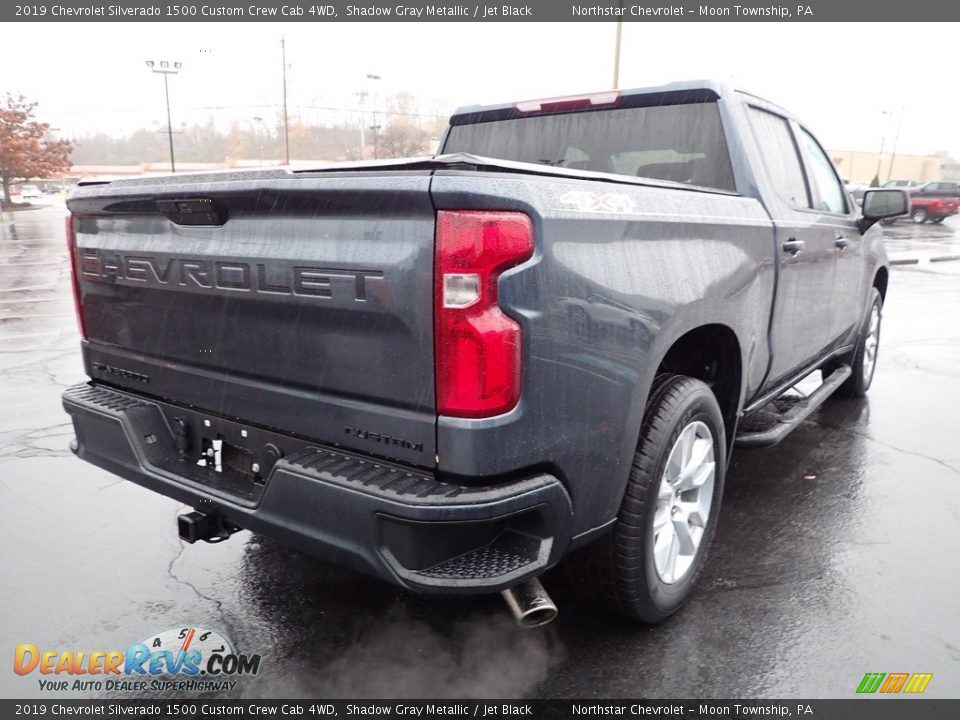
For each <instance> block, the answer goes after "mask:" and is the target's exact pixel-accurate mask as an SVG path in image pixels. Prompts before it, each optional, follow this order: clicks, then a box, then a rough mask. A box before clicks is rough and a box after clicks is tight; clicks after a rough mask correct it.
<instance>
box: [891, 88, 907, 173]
mask: <svg viewBox="0 0 960 720" xmlns="http://www.w3.org/2000/svg"><path fill="white" fill-rule="evenodd" d="M906 109H907V106H906V105H901V106H900V119H899V120H897V133H896V135H894V136H893V150H892V151H891V152H890V171H889V172H888V173H887V180H891V179H892V178H893V163H894V161H896V159H897V142H898V141H899V140H900V128H901V127H902V126H903V111H904V110H906Z"/></svg>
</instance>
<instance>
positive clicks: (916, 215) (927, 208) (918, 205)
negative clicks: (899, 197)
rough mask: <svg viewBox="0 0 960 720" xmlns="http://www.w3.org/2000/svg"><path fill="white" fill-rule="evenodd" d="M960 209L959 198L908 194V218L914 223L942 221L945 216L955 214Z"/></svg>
mask: <svg viewBox="0 0 960 720" xmlns="http://www.w3.org/2000/svg"><path fill="white" fill-rule="evenodd" d="M958 211H960V198H956V197H930V196H924V195H920V194H915V195H911V196H910V219H911V220H913V221H914V222H915V223H917V224H920V223H925V222H926V221H927V220H930V221H932V222H935V223H942V222H943V221H944V219H945V218H948V217H950V216H951V215H956V214H957V212H958Z"/></svg>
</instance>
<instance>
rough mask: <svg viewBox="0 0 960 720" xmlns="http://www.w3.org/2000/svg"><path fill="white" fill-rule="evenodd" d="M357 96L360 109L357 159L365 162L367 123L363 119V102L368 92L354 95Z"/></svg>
mask: <svg viewBox="0 0 960 720" xmlns="http://www.w3.org/2000/svg"><path fill="white" fill-rule="evenodd" d="M354 95H356V96H357V106H358V107H359V108H360V152H359V153H357V159H358V160H363V149H364V147H366V144H367V138H366V133H365V130H366V127H365V123H366V121H365V120H364V119H363V101H364V100H365V99H366V98H367V91H366V90H361V91H360V92H356V93H354Z"/></svg>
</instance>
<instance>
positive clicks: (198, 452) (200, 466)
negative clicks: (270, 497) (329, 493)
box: [145, 402, 316, 506]
mask: <svg viewBox="0 0 960 720" xmlns="http://www.w3.org/2000/svg"><path fill="white" fill-rule="evenodd" d="M156 405H157V406H158V407H159V408H160V411H161V413H162V414H163V416H164V419H165V420H166V422H167V425H168V426H169V428H170V430H171V431H172V434H173V440H174V443H173V447H172V448H170V450H169V451H167V452H164V453H163V457H162V458H161V459H160V460H159V462H157V464H158V465H160V466H161V467H163V468H164V469H165V470H168V471H170V472H172V473H174V474H176V475H178V476H180V477H182V478H184V479H185V480H189V481H190V482H192V483H195V484H198V485H201V486H203V487H205V488H206V489H208V490H209V491H210V492H211V493H213V494H216V495H221V496H228V497H230V498H231V499H233V500H235V501H237V502H238V503H240V504H242V505H248V506H256V505H257V504H258V503H259V502H260V498H261V497H262V495H263V491H264V489H265V488H266V486H267V484H268V483H269V479H270V473H271V472H273V467H274V465H275V464H276V463H277V461H278V460H280V459H281V458H283V457H285V456H287V455H293V454H296V453H301V452H304V451H305V450H308V449H310V448H313V447H316V445H314V444H313V443H310V442H308V441H305V440H302V439H300V438H296V437H290V436H288V435H281V434H279V433H275V432H271V431H269V430H264V429H262V428H258V427H256V426H252V425H247V424H246V423H242V422H239V421H236V420H230V419H227V418H222V417H219V416H216V415H212V414H209V413H204V412H202V411H197V410H193V409H188V408H181V407H178V406H175V405H169V404H167V403H163V402H157V403H156ZM145 442H149V441H145Z"/></svg>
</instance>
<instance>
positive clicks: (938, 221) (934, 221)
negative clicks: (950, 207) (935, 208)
mask: <svg viewBox="0 0 960 720" xmlns="http://www.w3.org/2000/svg"><path fill="white" fill-rule="evenodd" d="M943 221H944V218H942V217H935V218H934V219H933V220H931V222H932V223H933V224H934V225H939V224H940V223H942V222H943Z"/></svg>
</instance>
